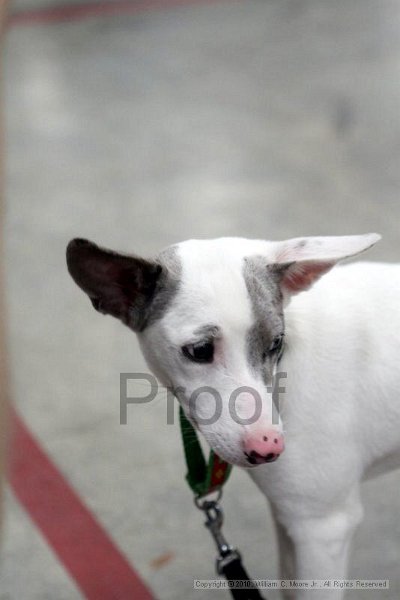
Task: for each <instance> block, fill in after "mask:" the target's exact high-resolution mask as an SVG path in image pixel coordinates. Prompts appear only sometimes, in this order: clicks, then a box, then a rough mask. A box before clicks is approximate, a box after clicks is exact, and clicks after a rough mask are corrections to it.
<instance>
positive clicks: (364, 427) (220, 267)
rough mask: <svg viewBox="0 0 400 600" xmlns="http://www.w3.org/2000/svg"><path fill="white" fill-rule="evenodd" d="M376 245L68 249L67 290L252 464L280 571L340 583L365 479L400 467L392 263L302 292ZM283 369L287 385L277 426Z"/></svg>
mask: <svg viewBox="0 0 400 600" xmlns="http://www.w3.org/2000/svg"><path fill="white" fill-rule="evenodd" d="M378 239H379V238H378V236H376V235H374V234H370V235H367V236H348V237H342V238H304V239H296V240H289V241H286V242H279V243H278V242H261V241H253V240H242V239H235V238H225V239H220V240H210V241H194V240H193V241H189V242H184V243H182V244H179V245H177V246H175V247H172V249H167V251H164V252H163V253H161V255H160V256H159V257H158V259H157V260H156V261H155V262H147V261H143V260H142V259H137V258H134V257H126V256H121V255H117V254H115V253H110V252H109V251H105V250H102V249H99V248H98V247H97V246H95V245H94V244H91V243H90V242H86V241H85V240H75V241H74V242H71V244H70V246H69V249H68V254H67V257H68V266H69V269H70V272H71V275H72V276H73V278H74V279H75V281H76V282H77V283H78V285H80V287H82V288H83V289H84V291H86V292H87V293H88V295H89V297H90V298H91V300H92V303H93V304H94V306H95V308H96V309H97V310H100V311H101V312H104V313H109V314H112V315H114V316H116V317H118V318H120V319H121V320H122V321H123V322H125V323H126V324H127V325H128V326H130V327H131V328H132V329H134V330H135V331H136V332H137V333H138V337H139V341H140V344H141V347H142V349H143V352H144V355H145V357H146V359H147V361H148V364H149V366H150V367H151V368H152V370H153V372H155V374H156V375H157V376H158V377H159V379H160V380H161V382H162V383H163V384H164V385H166V386H169V387H172V388H173V389H174V390H175V391H176V395H177V397H178V398H179V400H180V402H181V404H182V405H183V408H184V410H185V411H186V413H187V415H188V417H189V418H190V419H191V420H192V422H193V423H194V425H195V426H197V427H198V428H199V429H200V431H201V432H202V433H203V435H204V436H205V438H206V439H207V441H208V442H209V443H210V445H211V446H212V447H213V448H214V450H215V451H216V452H218V453H219V454H220V455H221V456H222V458H225V459H226V460H228V461H230V462H231V463H233V464H237V465H239V466H247V467H250V466H252V465H260V466H258V468H256V469H251V470H250V475H251V476H252V478H253V479H254V481H255V482H256V484H257V485H258V487H259V488H260V489H261V491H262V492H263V493H264V494H265V495H266V496H267V497H268V498H269V500H270V502H271V506H272V510H273V514H274V516H275V519H276V523H277V531H278V538H279V545H280V551H281V567H282V573H281V575H282V577H284V578H287V577H289V578H298V579H311V578H313V579H343V578H345V577H346V570H347V563H348V553H349V545H350V541H351V537H352V533H353V531H354V529H355V527H356V526H357V525H358V524H359V522H360V520H361V518H362V507H361V504H360V483H361V481H362V479H363V478H365V477H366V476H369V475H372V474H375V473H378V472H383V471H385V470H387V469H389V468H394V467H395V466H397V465H399V464H400V400H399V399H398V390H399V389H400V371H399V369H398V368H397V360H398V356H399V355H400V340H399V338H398V334H397V332H398V331H399V328H400V311H399V310H398V306H400V266H396V265H388V264H378V263H356V264H352V265H346V266H341V267H338V268H337V269H334V270H333V271H332V272H331V273H330V274H329V275H327V276H326V277H323V278H322V279H321V281H319V282H318V283H317V284H316V285H315V286H313V287H311V289H309V290H308V291H307V292H306V293H304V294H303V293H302V294H300V295H296V294H297V293H298V292H302V291H304V290H306V289H308V288H310V286H311V285H312V284H313V283H314V282H315V281H316V280H317V279H319V277H320V276H321V275H323V274H324V273H326V272H327V271H329V270H330V268H331V267H332V266H333V265H334V264H336V262H337V261H338V260H340V259H342V258H346V257H348V256H351V255H354V254H357V253H359V252H361V251H363V250H365V249H366V248H368V247H369V246H371V245H373V244H374V243H375V242H376V241H377V240H378ZM283 336H284V339H285V342H284V343H283ZM277 371H279V372H280V373H286V379H285V380H284V386H285V393H284V394H281V395H280V397H279V418H274V406H273V403H272V402H271V398H270V396H271V394H269V392H268V390H269V389H270V386H271V385H272V384H273V381H274V374H276V372H277ZM282 383H283V382H282V380H281V381H280V385H282ZM204 386H208V390H205V389H204ZM200 388H202V389H200ZM209 388H212V390H214V392H215V393H212V395H213V396H214V398H213V400H211V401H210V390H209ZM199 391H200V393H198V392H199ZM233 397H234V399H235V402H234V403H233V404H232V403H231V400H232V398H233ZM194 398H195V399H196V403H195V404H196V410H195V411H194V410H193V402H192V400H193V399H194ZM218 399H220V400H221V405H222V411H221V415H219V418H218V419H213V418H212V415H215V406H216V403H217V404H218V402H217V401H218ZM232 406H233V407H234V408H235V411H236V412H234V415H232V410H231V409H232ZM257 406H258V407H259V408H260V410H259V413H258V414H257V419H252V417H253V415H254V413H255V407H256V409H257ZM256 412H257V410H256ZM239 413H240V414H239ZM235 415H236V417H235ZM284 446H285V449H284ZM283 450H284V451H283ZM281 454H282V456H281ZM278 457H279V460H277V458H278ZM270 462H273V464H262V463H270ZM342 593H343V592H341V591H340V590H337V591H336V592H332V591H331V590H329V591H320V592H316V593H314V594H313V598H314V597H315V598H319V599H322V598H325V597H326V598H331V599H332V600H333V599H336V600H337V599H339V598H341V597H342ZM287 597H288V598H292V597H295V598H296V599H299V598H302V599H303V598H308V597H309V592H304V591H303V592H302V591H296V592H295V593H293V592H287Z"/></svg>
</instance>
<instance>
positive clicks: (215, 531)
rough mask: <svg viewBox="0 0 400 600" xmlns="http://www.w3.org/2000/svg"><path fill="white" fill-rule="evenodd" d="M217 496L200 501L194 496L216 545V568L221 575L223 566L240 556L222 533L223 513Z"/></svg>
mask: <svg viewBox="0 0 400 600" xmlns="http://www.w3.org/2000/svg"><path fill="white" fill-rule="evenodd" d="M219 497H220V496H219ZM219 497H218V498H217V500H204V501H202V502H200V501H199V499H198V498H196V499H195V503H196V506H197V508H199V509H200V510H202V511H204V513H205V515H206V521H205V523H204V525H205V526H206V527H207V529H208V530H209V531H210V533H211V535H212V537H213V538H214V542H215V544H216V546H217V549H218V552H219V556H218V557H217V560H216V570H217V573H218V575H222V574H223V570H224V568H225V567H226V566H227V565H228V564H229V563H230V562H232V561H233V560H236V559H239V560H240V558H241V556H240V554H239V552H238V551H237V550H236V548H233V547H232V546H231V545H230V544H228V542H227V541H226V539H225V537H224V535H223V533H222V525H223V522H224V513H223V512H222V508H221V507H220V505H219V504H218V500H219Z"/></svg>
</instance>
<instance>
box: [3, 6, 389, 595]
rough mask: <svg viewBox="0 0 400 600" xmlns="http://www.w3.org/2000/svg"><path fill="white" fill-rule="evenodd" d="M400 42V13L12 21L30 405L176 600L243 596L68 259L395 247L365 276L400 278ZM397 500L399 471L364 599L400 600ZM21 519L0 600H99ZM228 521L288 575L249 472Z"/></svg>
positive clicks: (11, 213) (8, 117) (22, 392)
mask: <svg viewBox="0 0 400 600" xmlns="http://www.w3.org/2000/svg"><path fill="white" fill-rule="evenodd" d="M399 33H400V0H380V1H379V2H376V1H373V0H335V2H332V0H242V1H240V0H237V1H234V0H232V1H229V0H225V1H222V0H221V1H217V0H215V1H212V0H207V1H201V0H198V1H196V0H187V1H185V0H179V1H178V0H176V1H174V0H170V1H168V0H164V1H163V0H141V1H135V0H132V1H131V2H129V1H119V0H115V1H114V2H112V0H109V2H107V0H105V1H101V2H97V1H95V0H94V1H93V2H85V3H83V2H82V1H80V0H76V1H72V0H70V1H69V2H68V0H61V1H60V2H58V1H57V0H13V1H11V2H10V4H9V24H8V29H7V34H6V48H5V65H4V66H5V68H4V77H3V79H4V90H5V94H4V96H5V97H4V116H5V128H6V194H5V197H6V204H7V214H6V259H7V265H8V267H7V286H8V287H7V290H8V291H7V293H8V296H7V297H8V303H9V318H10V323H9V330H10V341H11V361H12V362H11V364H12V377H13V389H14V397H15V402H16V406H17V409H18V411H19V413H20V414H21V415H22V416H23V419H24V421H25V423H27V425H28V427H29V428H30V430H32V431H33V432H34V435H35V436H36V437H37V438H38V439H39V440H40V443H41V445H42V446H43V448H44V449H45V451H46V453H48V455H49V456H51V458H52V460H53V461H54V462H55V464H56V465H57V467H58V469H59V470H60V472H61V473H62V474H63V476H64V477H65V478H66V479H67V480H68V481H69V483H70V484H71V485H72V486H73V487H74V489H75V490H76V491H77V492H78V494H79V496H80V498H81V499H82V500H83V501H84V503H85V504H86V505H87V506H88V508H89V509H90V511H91V512H92V513H93V514H94V515H95V516H96V518H97V519H98V521H99V522H100V523H101V524H102V526H103V527H104V528H105V530H106V531H107V533H108V535H109V536H110V538H111V539H112V540H113V542H114V543H115V545H116V546H118V547H119V548H120V550H121V551H122V552H123V554H124V555H125V556H126V557H127V559H128V560H129V561H130V563H131V564H132V565H134V568H135V569H136V571H137V572H138V573H139V575H140V577H141V578H142V580H143V581H144V582H145V584H146V586H147V587H148V588H149V589H150V590H151V591H152V593H153V595H154V597H155V598H158V599H159V600H180V599H182V600H188V599H191V598H193V599H195V598H200V597H201V598H202V599H205V600H211V599H215V598H216V597H218V598H228V595H227V592H216V591H209V592H198V591H195V590H193V578H194V577H195V578H199V579H210V578H211V579H212V578H214V555H215V552H214V547H213V545H212V542H211V539H209V537H208V533H207V532H206V531H205V530H204V528H203V526H202V516H201V515H200V514H199V513H198V512H197V511H196V510H195V508H194V507H193V503H192V497H191V494H190V492H189V491H188V489H187V487H186V483H185V482H184V480H183V476H184V473H185V467H184V464H183V457H182V449H181V442H180V436H179V431H178V427H177V426H168V425H167V424H166V407H165V395H164V394H163V392H160V394H159V396H158V397H157V399H156V400H154V401H153V402H151V403H149V404H143V405H140V406H136V407H135V408H134V411H133V410H132V411H130V413H129V419H128V425H126V426H121V425H120V424H119V374H120V373H121V372H130V371H141V370H145V365H144V362H143V359H142V358H141V355H140V353H139V350H138V346H137V342H136V340H135V337H134V335H133V334H132V333H131V332H130V331H129V330H128V329H125V328H123V327H121V325H120V324H119V323H118V322H117V321H114V320H113V319H112V318H109V317H107V318H103V317H101V316H100V315H99V314H98V313H96V312H95V311H93V309H92V308H91V306H90V303H89V302H88V301H87V299H86V298H85V297H84V296H83V295H82V293H81V292H80V291H79V290H78V289H77V288H76V286H75V285H74V284H73V282H72V280H71V279H70V278H69V276H68V274H67V271H66V267H65V259H64V253H65V246H66V244H67V242H68V241H69V239H70V238H72V237H75V236H80V237H88V238H90V239H92V240H94V241H95V242H98V243H100V244H102V245H105V246H109V247H112V248H115V249H118V250H122V251H128V252H135V253H138V254H142V255H144V256H152V255H154V254H155V253H156V252H158V251H159V250H160V249H161V248H163V247H165V246H166V245H168V244H172V243H174V242H177V241H180V240H182V239H186V238H192V237H197V238H207V237H216V236H226V235H237V236H245V237H257V238H266V239H282V238H286V237H294V236H300V235H313V234H315V235H326V234H353V233H364V232H368V231H377V232H379V233H381V234H383V241H382V242H380V244H379V245H378V246H377V247H376V248H375V249H374V250H373V251H372V252H371V254H370V257H369V258H370V259H372V260H388V261H398V260H399V258H400V247H399V225H400V222H399V218H400V202H399V189H400V35H399ZM399 484H400V476H399V474H398V473H397V474H396V473H394V474H391V475H387V476H384V477H382V478H380V479H379V480H376V481H374V482H369V483H367V484H366V485H365V487H364V497H365V502H366V517H365V521H364V523H363V524H362V526H361V527H360V529H359V530H358V532H357V535H356V538H355V542H354V551H353V558H352V564H351V573H350V575H351V577H354V578H368V579H374V578H376V579H390V585H391V588H390V590H386V591H384V592H381V593H379V594H378V593H377V592H372V593H370V592H366V591H362V592H361V591H360V592H353V593H352V594H351V595H350V596H349V597H351V598H356V599H358V598H359V599H361V598H363V599H366V598H374V600H375V599H376V598H382V599H386V600H389V599H390V600H395V599H397V598H398V597H399V595H400V574H399V564H400V519H399V518H398V515H399V510H400V495H399ZM6 505H7V506H6V509H7V510H6V519H5V528H4V539H3V560H2V568H1V574H0V600H25V599H26V600H39V599H40V600H47V599H48V600H80V599H82V598H84V597H85V596H84V595H83V593H82V591H81V590H80V589H79V587H78V585H77V583H76V582H75V581H74V580H73V578H71V577H70V575H69V574H68V573H67V571H66V570H65V568H64V567H63V564H62V561H60V560H59V558H58V557H57V556H56V554H55V553H54V551H53V550H52V549H51V548H50V547H49V545H48V544H47V543H46V541H45V537H44V536H43V533H42V531H40V530H39V529H38V528H37V526H36V525H35V524H34V523H33V521H32V519H31V517H30V516H29V513H28V512H27V511H26V510H25V509H24V508H23V507H22V506H21V504H20V503H19V501H18V499H17V498H16V496H15V495H14V493H13V492H12V491H11V489H7V494H6ZM224 507H225V510H226V533H227V536H228V537H229V539H230V540H231V541H232V543H233V544H238V545H239V546H240V549H241V551H242V553H243V554H244V556H245V559H246V563H247V566H248V568H249V571H250V572H251V574H252V575H253V576H254V577H260V578H268V577H269V578H275V577H276V576H277V556H276V545H275V537H274V531H273V527H272V522H271V518H270V515H269V511H268V508H267V507H266V506H265V502H264V500H263V498H262V497H261V496H260V495H259V493H258V492H257V491H256V489H255V487H254V486H253V484H252V482H251V481H250V480H249V479H248V478H247V476H246V474H245V473H243V472H240V471H239V470H238V469H235V472H234V474H233V476H232V480H231V481H230V483H229V484H228V486H227V489H226V492H225V499H224ZM264 523H265V527H264ZM63 526H64V527H68V523H63V522H62V523H60V527H63ZM113 597H114V596H113ZM115 597H117V596H115ZM118 597H119V596H118ZM268 597H271V598H272V599H273V598H278V595H277V594H276V593H275V595H274V593H270V595H269V596H268ZM122 600H124V599H122ZM137 600H141V598H139V595H138V596H137Z"/></svg>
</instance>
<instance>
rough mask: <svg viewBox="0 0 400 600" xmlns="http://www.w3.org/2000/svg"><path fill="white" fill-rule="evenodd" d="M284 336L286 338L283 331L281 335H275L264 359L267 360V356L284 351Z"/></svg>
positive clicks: (264, 354)
mask: <svg viewBox="0 0 400 600" xmlns="http://www.w3.org/2000/svg"><path fill="white" fill-rule="evenodd" d="M283 338H284V334H283V333H280V334H279V335H277V336H275V337H274V339H273V341H272V344H271V345H270V347H269V348H268V350H267V351H266V352H264V353H263V359H264V360H266V358H267V356H269V355H271V354H276V353H280V352H281V351H282V346H283Z"/></svg>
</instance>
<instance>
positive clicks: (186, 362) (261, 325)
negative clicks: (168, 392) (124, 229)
mask: <svg viewBox="0 0 400 600" xmlns="http://www.w3.org/2000/svg"><path fill="white" fill-rule="evenodd" d="M378 239H379V236H377V235H376V234H368V235H364V236H346V237H327V238H297V239H294V240H288V241H285V242H266V241H259V240H247V239H241V238H221V239H216V240H190V241H187V242H183V243H181V244H177V245H175V246H171V247H170V248H167V250H165V251H163V252H162V253H161V254H160V255H159V256H158V257H157V259H156V260H155V261H145V260H143V259H140V258H136V257H132V256H126V255H121V254H117V253H114V252H111V251H108V250H104V249H102V248H99V247H98V246H96V245H95V244H92V243H91V242H88V241H86V240H73V241H72V242H71V243H70V244H69V246H68V250H67V261H68V268H69V271H70V273H71V275H72V277H73V278H74V280H75V281H76V283H77V284H78V285H79V286H80V287H81V288H82V289H83V290H84V291H85V292H86V293H87V294H88V295H89V297H90V299H91V301H92V303H93V305H94V307H95V308H96V309H97V310H98V311H100V312H103V313H108V314H112V315H113V316H115V317H118V318H119V319H121V320H122V321H123V322H124V323H125V324H126V325H128V326H129V327H130V328H131V329H133V330H134V331H136V333H137V334H138V338H139V342H140V345H141V348H142V351H143V354H144V356H145V358H146V360H147V362H148V365H149V367H150V368H151V370H152V371H153V372H154V373H155V375H156V376H157V377H158V378H159V380H160V381H161V382H162V383H163V384H164V385H166V386H168V387H170V388H172V389H173V390H174V392H175V394H176V396H177V398H178V400H179V401H180V403H181V405H182V406H183V409H184V410H185V412H186V415H187V416H188V418H189V419H190V420H191V421H192V423H193V424H194V425H195V426H196V427H197V428H198V429H199V430H200V431H201V433H202V434H203V435H204V437H205V439H206V440H207V441H208V443H209V444H210V446H211V447H212V448H213V449H214V451H215V452H217V453H218V454H219V456H221V458H223V459H225V460H227V461H228V462H230V463H232V464H236V465H240V466H247V467H249V466H252V465H257V464H260V463H263V462H273V461H275V460H276V459H277V458H278V457H279V455H280V454H281V453H282V451H283V449H284V442H283V434H282V424H281V421H280V418H279V414H278V410H277V409H278V406H277V405H276V402H273V394H272V388H273V383H274V381H273V380H274V374H275V373H276V372H277V370H278V362H279V358H280V356H281V354H282V353H283V352H284V346H285V322H284V306H285V305H286V304H287V302H288V301H289V300H290V297H291V295H293V294H295V293H298V292H301V291H304V290H306V289H307V288H308V287H310V286H311V285H312V284H313V283H314V281H315V280H316V279H318V278H319V277H320V276H321V275H322V274H324V273H326V272H327V271H328V270H329V269H330V268H331V267H332V266H333V265H334V264H335V263H336V262H337V261H338V260H340V259H342V258H345V257H348V256H352V255H354V254H357V253H359V252H361V251H363V250H365V249H367V248H368V247H370V246H371V245H373V244H374V243H375V242H376V241H377V240H378ZM274 400H276V398H275V396H274Z"/></svg>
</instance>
